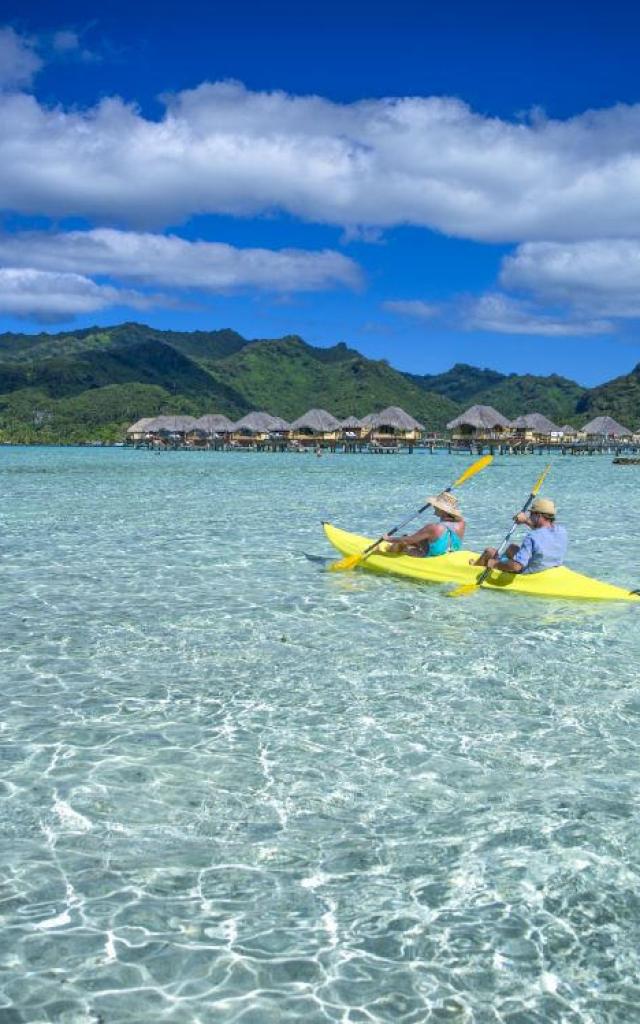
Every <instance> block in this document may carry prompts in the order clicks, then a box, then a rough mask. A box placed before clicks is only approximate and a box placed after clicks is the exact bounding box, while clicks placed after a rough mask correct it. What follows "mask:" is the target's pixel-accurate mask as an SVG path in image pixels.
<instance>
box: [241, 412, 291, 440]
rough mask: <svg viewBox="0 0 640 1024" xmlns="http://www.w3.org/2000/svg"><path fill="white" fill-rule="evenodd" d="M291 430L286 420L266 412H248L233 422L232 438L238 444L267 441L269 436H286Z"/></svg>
mask: <svg viewBox="0 0 640 1024" xmlns="http://www.w3.org/2000/svg"><path fill="white" fill-rule="evenodd" d="M290 430H291V427H290V425H289V424H288V423H287V421H286V420H283V419H281V418H280V417H279V416H272V415H271V414H270V413H268V412H250V413H247V415H246V416H243V417H242V419H241V420H238V422H237V423H236V424H234V428H233V435H232V437H233V440H234V441H236V442H238V443H240V444H247V443H248V442H251V441H268V440H269V438H270V437H274V436H276V437H288V435H289V432H290Z"/></svg>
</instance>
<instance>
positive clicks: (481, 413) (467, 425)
mask: <svg viewBox="0 0 640 1024" xmlns="http://www.w3.org/2000/svg"><path fill="white" fill-rule="evenodd" d="M510 427H511V424H510V423H509V420H508V419H507V418H506V416H503V415H502V413H500V412H498V410H497V409H494V408H493V406H491V405H472V406H471V408H470V409H467V411H466V412H463V413H461V414H460V416H456V418H455V419H453V420H450V422H449V423H447V430H452V431H453V436H454V438H456V437H461V438H462V437H464V438H467V437H478V438H487V437H500V436H502V435H504V434H505V433H506V432H508V431H509V429H510Z"/></svg>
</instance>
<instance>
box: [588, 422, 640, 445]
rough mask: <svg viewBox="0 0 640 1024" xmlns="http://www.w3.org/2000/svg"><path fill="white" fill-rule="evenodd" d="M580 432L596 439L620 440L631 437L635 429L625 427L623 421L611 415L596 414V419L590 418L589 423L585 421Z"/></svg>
mask: <svg viewBox="0 0 640 1024" xmlns="http://www.w3.org/2000/svg"><path fill="white" fill-rule="evenodd" d="M580 433H581V434H585V435H586V436H587V437H590V438H594V439H595V438H597V439H599V440H602V439H611V440H616V441H619V440H622V439H623V438H630V437H631V436H632V434H633V431H632V430H629V428H628V427H623V426H622V424H621V423H618V422H617V421H616V420H614V419H612V418H611V416H596V418H595V419H594V420H589V422H588V423H585V425H584V427H582V429H581V431H580Z"/></svg>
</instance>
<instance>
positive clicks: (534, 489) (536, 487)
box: [531, 463, 551, 494]
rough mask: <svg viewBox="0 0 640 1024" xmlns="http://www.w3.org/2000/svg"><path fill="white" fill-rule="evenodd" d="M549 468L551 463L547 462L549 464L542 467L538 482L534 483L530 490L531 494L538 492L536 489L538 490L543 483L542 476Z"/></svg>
mask: <svg viewBox="0 0 640 1024" xmlns="http://www.w3.org/2000/svg"><path fill="white" fill-rule="evenodd" d="M550 469H551V463H549V465H548V466H545V468H544V469H543V471H542V474H541V475H540V478H539V479H538V482H537V483H536V485H535V487H534V488H533V490H532V491H531V493H532V494H537V493H538V491H539V490H540V488H541V487H542V485H543V483H544V478H545V476H546V475H547V473H548V472H549V470H550Z"/></svg>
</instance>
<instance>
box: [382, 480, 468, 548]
mask: <svg viewBox="0 0 640 1024" xmlns="http://www.w3.org/2000/svg"><path fill="white" fill-rule="evenodd" d="M427 502H428V503H429V504H430V505H431V507H432V508H433V511H434V512H435V514H436V515H437V517H438V519H439V520H440V522H439V523H428V524H427V525H426V526H423V527H422V528H421V529H420V530H416V532H415V533H411V534H409V535H408V536H407V537H398V538H396V537H389V536H388V535H385V537H384V539H385V540H386V541H388V544H389V546H388V548H386V550H387V551H389V552H391V553H392V554H396V553H399V552H402V554H405V555H413V557H414V558H433V557H434V556H436V555H446V554H448V553H449V552H450V551H459V550H460V548H461V547H462V539H463V537H464V530H465V525H466V524H465V521H464V518H463V516H462V513H461V512H460V509H459V508H458V499H457V498H456V496H455V494H451V493H450V492H449V491H443V492H442V494H438V495H436V496H435V497H433V498H427Z"/></svg>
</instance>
